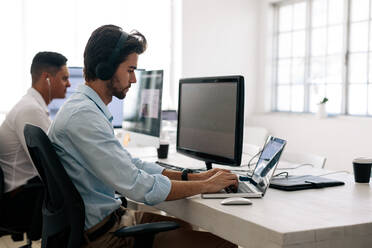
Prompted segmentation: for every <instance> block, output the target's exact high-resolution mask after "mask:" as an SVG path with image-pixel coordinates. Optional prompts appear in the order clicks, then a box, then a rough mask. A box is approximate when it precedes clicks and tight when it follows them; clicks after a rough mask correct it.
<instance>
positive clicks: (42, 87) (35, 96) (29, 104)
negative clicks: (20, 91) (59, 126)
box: [0, 52, 70, 226]
mask: <svg viewBox="0 0 372 248" xmlns="http://www.w3.org/2000/svg"><path fill="white" fill-rule="evenodd" d="M66 61H67V59H66V57H65V56H63V55H62V54H59V53H55V52H39V53H37V54H36V55H35V57H34V58H33V60H32V64H31V77H32V86H31V88H30V89H29V90H28V91H27V94H26V95H24V96H23V97H22V99H21V100H20V101H19V102H18V103H17V104H16V105H15V106H14V107H13V108H12V109H11V110H10V112H9V113H8V114H7V116H6V118H5V120H4V122H3V123H2V125H1V126H0V167H1V169H2V170H3V173H4V181H5V185H4V187H5V194H4V199H3V200H2V202H1V205H2V213H1V223H2V224H9V225H12V226H19V225H18V223H29V221H30V218H31V217H32V212H31V211H33V210H32V205H33V203H34V202H35V201H38V200H40V199H42V195H41V198H40V188H38V189H37V188H35V189H34V190H33V189H32V188H30V187H25V185H26V184H27V183H28V182H37V181H38V180H39V179H38V177H37V171H36V169H35V168H34V166H33V164H32V162H31V161H32V160H31V159H30V157H29V155H28V149H27V146H26V143H25V138H24V135H23V128H24V125H25V123H30V124H33V125H36V126H39V127H41V128H42V129H43V130H44V131H47V130H48V128H49V126H50V123H51V121H50V119H49V113H48V108H47V105H48V104H49V103H50V102H51V101H52V99H54V98H64V97H65V95H66V89H67V87H70V82H69V73H68V70H67V67H66ZM40 218H41V209H40Z"/></svg>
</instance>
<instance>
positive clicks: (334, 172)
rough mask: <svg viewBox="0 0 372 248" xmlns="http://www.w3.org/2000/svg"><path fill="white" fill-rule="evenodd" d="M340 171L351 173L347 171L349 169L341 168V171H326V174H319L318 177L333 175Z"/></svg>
mask: <svg viewBox="0 0 372 248" xmlns="http://www.w3.org/2000/svg"><path fill="white" fill-rule="evenodd" d="M338 173H347V174H350V172H349V171H347V170H340V171H332V172H328V173H325V174H321V175H318V177H321V176H327V175H333V174H338Z"/></svg>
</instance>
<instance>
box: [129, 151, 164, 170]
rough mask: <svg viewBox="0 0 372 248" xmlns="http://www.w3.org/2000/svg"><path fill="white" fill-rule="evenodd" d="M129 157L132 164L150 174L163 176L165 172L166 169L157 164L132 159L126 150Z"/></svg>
mask: <svg viewBox="0 0 372 248" xmlns="http://www.w3.org/2000/svg"><path fill="white" fill-rule="evenodd" d="M124 151H125V152H126V154H127V155H128V157H129V158H130V159H131V160H132V163H133V164H134V165H135V166H137V168H138V169H141V170H144V171H146V172H147V173H149V174H161V173H162V172H163V170H164V167H161V166H160V165H158V164H157V163H151V162H146V161H143V160H141V159H139V158H132V155H130V153H129V152H128V151H127V150H125V149H124Z"/></svg>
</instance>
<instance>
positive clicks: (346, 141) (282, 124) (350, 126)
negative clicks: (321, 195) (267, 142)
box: [246, 0, 372, 171]
mask: <svg viewBox="0 0 372 248" xmlns="http://www.w3.org/2000/svg"><path fill="white" fill-rule="evenodd" d="M270 2H272V1H270V0H263V1H260V4H259V17H258V18H259V29H260V30H262V32H261V33H260V34H258V39H259V41H258V43H259V48H258V53H259V54H258V57H259V58H260V60H259V62H258V63H259V66H258V67H259V69H258V71H259V73H258V75H257V78H258V80H257V87H256V94H257V96H258V97H257V99H258V101H257V102H256V105H255V113H253V114H252V115H250V116H247V120H246V124H248V125H257V126H263V127H266V128H267V129H268V130H269V131H270V132H271V133H272V134H273V135H276V136H279V137H282V138H284V139H287V141H288V145H287V147H286V150H287V151H295V152H300V151H301V152H310V153H315V154H319V155H323V156H326V157H327V163H326V168H330V169H332V170H349V171H352V164H351V161H352V159H353V158H355V157H361V156H369V157H372V118H368V117H351V116H338V117H329V118H327V119H317V118H316V117H315V116H314V115H312V114H302V115H301V114H284V113H268V112H267V111H268V110H269V109H270V104H271V91H270V85H271V82H272V81H271V58H272V57H271V56H272V54H271V51H272V23H273V18H272V14H273V13H272V8H271V6H270ZM265 112H266V113H265Z"/></svg>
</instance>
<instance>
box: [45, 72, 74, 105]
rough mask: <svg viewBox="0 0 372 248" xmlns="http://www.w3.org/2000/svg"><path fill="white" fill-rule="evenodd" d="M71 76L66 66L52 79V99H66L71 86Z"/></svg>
mask: <svg viewBox="0 0 372 248" xmlns="http://www.w3.org/2000/svg"><path fill="white" fill-rule="evenodd" d="M69 76H70V74H69V73H68V69H67V67H66V66H65V65H64V66H62V67H61V69H59V70H58V71H57V73H56V75H55V76H51V78H50V90H51V98H52V99H53V98H65V97H66V91H67V88H68V87H70V86H71V84H70V81H69Z"/></svg>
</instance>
